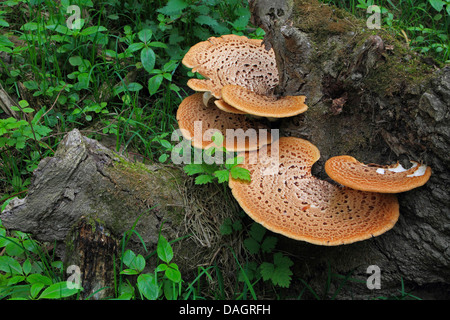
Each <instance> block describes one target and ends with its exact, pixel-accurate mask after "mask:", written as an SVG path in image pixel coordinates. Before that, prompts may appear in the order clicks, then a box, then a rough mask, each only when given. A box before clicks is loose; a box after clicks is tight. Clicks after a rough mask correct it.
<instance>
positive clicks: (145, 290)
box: [137, 274, 159, 300]
mask: <svg viewBox="0 0 450 320" xmlns="http://www.w3.org/2000/svg"><path fill="white" fill-rule="evenodd" d="M137 287H138V289H139V291H140V292H141V293H142V294H143V295H144V297H146V298H147V299H148V300H156V299H158V296H159V286H158V283H157V279H156V278H155V277H154V276H153V275H152V274H141V275H139V277H138V278H137Z"/></svg>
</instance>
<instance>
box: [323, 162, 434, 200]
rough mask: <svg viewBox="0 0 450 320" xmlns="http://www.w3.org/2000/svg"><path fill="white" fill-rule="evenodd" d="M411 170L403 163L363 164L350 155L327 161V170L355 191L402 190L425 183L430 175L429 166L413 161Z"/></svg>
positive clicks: (384, 191) (389, 191)
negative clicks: (385, 164) (384, 164)
mask: <svg viewBox="0 0 450 320" xmlns="http://www.w3.org/2000/svg"><path fill="white" fill-rule="evenodd" d="M411 163H412V164H413V165H412V166H411V167H410V168H409V169H406V168H404V167H403V166H402V165H401V164H400V163H396V164H393V165H389V166H381V165H377V164H364V163H361V162H359V161H358V160H356V159H355V158H353V157H351V156H347V155H344V156H336V157H332V158H330V159H328V160H327V161H326V162H325V171H326V173H327V174H328V176H329V177H330V178H331V179H333V180H334V181H336V182H338V183H340V184H342V185H343V186H347V187H350V188H352V189H356V190H362V191H370V192H381V193H400V192H405V191H409V190H411V189H414V188H417V187H420V186H423V185H424V184H425V183H426V182H427V181H428V179H429V178H430V176H431V168H430V167H428V166H427V165H424V164H420V163H418V162H416V161H411Z"/></svg>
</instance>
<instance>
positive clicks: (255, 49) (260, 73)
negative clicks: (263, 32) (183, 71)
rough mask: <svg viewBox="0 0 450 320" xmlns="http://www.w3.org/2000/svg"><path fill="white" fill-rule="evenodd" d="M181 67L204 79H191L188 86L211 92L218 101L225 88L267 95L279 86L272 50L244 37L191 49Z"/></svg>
mask: <svg viewBox="0 0 450 320" xmlns="http://www.w3.org/2000/svg"><path fill="white" fill-rule="evenodd" d="M182 63H183V64H184V65H185V66H186V67H188V68H192V72H198V73H199V74H201V75H202V76H204V77H205V78H206V79H190V80H189V81H188V86H189V87H190V88H191V89H193V90H195V91H211V93H212V95H213V96H214V97H215V98H217V99H220V98H221V89H222V87H223V86H224V85H227V84H236V85H240V86H244V87H246V88H248V89H250V90H252V91H255V92H258V93H260V94H267V93H269V92H271V91H272V89H273V88H274V87H275V86H277V85H278V82H279V78H278V69H277V66H276V60H275V54H274V52H273V50H272V49H271V50H269V51H268V50H266V49H265V48H264V45H263V44H262V40H256V39H248V38H247V37H245V36H237V35H224V36H221V37H219V38H215V37H211V38H209V39H208V40H207V41H203V42H200V43H197V44H196V45H194V46H193V47H191V48H190V49H189V51H188V52H187V53H186V55H185V56H184V58H183V60H182Z"/></svg>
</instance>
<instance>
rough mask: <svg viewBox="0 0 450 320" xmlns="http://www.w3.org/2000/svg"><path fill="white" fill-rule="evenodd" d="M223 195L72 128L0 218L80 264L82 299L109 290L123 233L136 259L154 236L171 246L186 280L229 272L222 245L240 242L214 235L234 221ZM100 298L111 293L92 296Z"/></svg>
mask: <svg viewBox="0 0 450 320" xmlns="http://www.w3.org/2000/svg"><path fill="white" fill-rule="evenodd" d="M223 191H224V190H223V188H222V186H218V185H204V186H196V185H194V183H193V179H192V178H190V177H187V176H186V175H185V174H184V172H183V170H182V167H181V166H172V165H163V164H153V165H144V164H142V163H137V162H132V161H130V160H128V159H127V158H126V157H124V156H121V155H119V154H117V153H115V152H113V151H112V150H110V149H108V148H106V147H104V146H103V145H102V144H100V143H99V142H98V141H96V140H93V139H89V138H87V137H85V136H82V135H81V133H80V132H79V131H78V130H77V129H74V130H73V131H71V132H69V133H68V134H67V135H66V136H65V137H64V139H63V140H62V141H61V143H60V144H59V145H58V149H57V150H56V152H55V155H54V156H53V157H49V158H45V159H43V160H42V161H41V162H40V163H39V166H38V168H37V169H36V170H35V171H34V173H33V178H32V181H31V184H30V187H29V190H28V194H27V196H26V197H25V198H24V199H18V198H15V199H13V200H12V201H11V202H10V203H9V204H8V205H7V206H6V208H5V210H4V211H3V212H2V213H1V215H0V219H1V220H2V222H3V225H4V226H5V227H7V228H8V229H11V230H20V231H23V232H27V233H30V234H31V235H32V237H33V238H34V239H36V240H38V241H42V242H51V243H55V242H56V252H57V257H59V258H61V259H62V260H63V261H64V262H65V265H66V267H67V266H69V265H75V266H79V267H80V272H81V275H82V282H83V285H82V287H83V288H84V289H85V292H86V295H84V294H83V296H84V297H87V296H89V295H91V294H92V293H94V292H96V291H97V290H99V289H100V288H103V287H111V286H113V284H111V282H110V280H111V272H112V271H113V269H112V263H113V262H112V259H111V257H112V255H113V254H116V257H119V256H120V254H121V251H119V252H117V244H116V242H117V241H120V239H122V238H123V236H124V234H125V233H126V232H129V231H131V230H134V232H132V236H131V237H130V239H129V241H128V244H127V247H126V248H125V249H131V250H133V251H134V252H135V253H136V254H142V255H144V256H147V255H149V254H150V252H152V251H153V250H155V249H156V244H157V241H158V238H159V235H160V233H161V234H162V235H163V236H164V237H165V238H166V239H167V240H168V241H175V242H174V243H173V244H172V247H173V250H174V259H173V262H174V263H176V264H177V265H178V267H179V269H180V271H181V273H182V276H183V279H185V280H186V281H189V279H191V278H195V277H196V276H197V267H198V266H200V265H201V266H205V265H211V264H213V263H217V264H218V265H221V266H223V267H224V270H235V265H234V264H233V263H230V261H234V258H233V256H232V252H231V251H226V250H223V251H222V248H224V247H226V246H229V247H232V248H234V252H237V253H238V255H240V253H239V252H240V248H241V243H240V241H239V240H238V239H235V238H228V239H226V238H224V237H222V236H221V234H220V230H219V228H220V225H221V224H222V223H223V221H224V219H226V218H232V219H236V218H237V215H236V214H235V213H236V212H237V210H238V209H239V206H238V205H237V204H236V203H234V202H233V201H232V200H230V199H224V195H225V196H227V193H224V192H223ZM230 194H231V193H230ZM136 233H138V234H139V237H138V236H137V235H136ZM120 249H122V248H120ZM219 252H221V254H218V253H219ZM108 255H109V257H108ZM147 265H148V267H149V268H148V269H149V270H151V268H152V267H153V268H154V267H156V265H151V263H148V264H147ZM146 270H147V269H146ZM116 271H117V270H116ZM230 272H231V271H225V273H230ZM226 281H227V282H230V283H231V280H230V281H228V280H226ZM103 297H111V292H110V291H109V290H102V291H100V292H99V293H98V294H96V295H94V296H92V298H93V299H97V298H98V299H100V298H103Z"/></svg>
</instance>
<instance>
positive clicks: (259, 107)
mask: <svg viewBox="0 0 450 320" xmlns="http://www.w3.org/2000/svg"><path fill="white" fill-rule="evenodd" d="M305 99H306V97H305V96H284V97H280V98H277V97H275V96H273V95H263V94H258V93H256V92H253V91H251V90H249V89H246V88H244V87H241V86H237V85H226V86H224V87H223V88H222V100H224V101H225V102H226V103H227V104H229V105H230V106H232V107H234V108H236V109H238V110H241V111H243V112H246V113H248V114H252V115H255V116H261V117H271V118H285V117H292V116H296V115H298V114H300V113H303V112H305V111H306V110H307V109H308V106H307V105H306V104H305Z"/></svg>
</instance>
